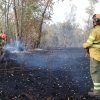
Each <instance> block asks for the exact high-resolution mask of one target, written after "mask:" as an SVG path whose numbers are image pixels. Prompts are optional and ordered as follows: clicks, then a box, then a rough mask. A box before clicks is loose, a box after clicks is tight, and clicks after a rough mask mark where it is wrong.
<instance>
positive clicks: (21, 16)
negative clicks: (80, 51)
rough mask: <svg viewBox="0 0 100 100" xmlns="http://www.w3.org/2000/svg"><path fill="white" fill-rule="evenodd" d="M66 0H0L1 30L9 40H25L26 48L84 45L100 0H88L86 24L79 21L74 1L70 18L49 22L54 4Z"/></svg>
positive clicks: (67, 16) (68, 16) (8, 41)
mask: <svg viewBox="0 0 100 100" xmlns="http://www.w3.org/2000/svg"><path fill="white" fill-rule="evenodd" d="M59 1H62V2H63V1H64V0H0V30H1V32H5V33H6V34H7V43H10V42H12V41H14V40H19V39H20V40H21V41H23V43H24V47H25V48H26V49H34V48H39V47H41V48H46V47H82V44H83V43H84V42H85V41H86V39H87V37H88V35H89V33H90V31H91V30H92V29H93V24H92V19H91V18H92V16H93V14H94V10H95V4H97V3H98V2H99V0H87V1H88V2H89V7H87V8H86V9H85V12H86V14H87V19H83V20H84V22H85V26H84V28H82V27H80V25H81V23H76V19H75V11H76V10H77V9H76V8H77V7H76V6H75V5H73V6H72V8H71V12H70V14H68V15H67V14H66V21H65V22H63V23H61V22H59V23H55V24H49V22H50V21H51V17H52V15H53V6H54V4H55V3H56V2H58V3H59Z"/></svg>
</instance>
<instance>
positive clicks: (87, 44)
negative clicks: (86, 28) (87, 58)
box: [83, 30, 96, 49]
mask: <svg viewBox="0 0 100 100" xmlns="http://www.w3.org/2000/svg"><path fill="white" fill-rule="evenodd" d="M95 38H96V34H95V30H93V31H92V32H91V34H90V36H89V37H88V40H87V41H86V42H85V43H84V44H83V48H84V49H88V48H90V47H91V46H92V44H93V42H94V40H95Z"/></svg>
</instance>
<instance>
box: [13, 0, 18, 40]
mask: <svg viewBox="0 0 100 100" xmlns="http://www.w3.org/2000/svg"><path fill="white" fill-rule="evenodd" d="M13 10H14V17H15V29H16V30H15V33H16V40H18V39H19V26H18V18H17V12H16V5H15V0H13Z"/></svg>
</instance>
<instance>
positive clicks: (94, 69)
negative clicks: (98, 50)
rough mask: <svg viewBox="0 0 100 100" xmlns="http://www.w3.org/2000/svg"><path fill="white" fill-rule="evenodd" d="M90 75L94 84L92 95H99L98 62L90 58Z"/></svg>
mask: <svg viewBox="0 0 100 100" xmlns="http://www.w3.org/2000/svg"><path fill="white" fill-rule="evenodd" d="M90 74H91V77H92V81H93V84H94V93H95V94H100V61H97V60H95V59H94V58H90Z"/></svg>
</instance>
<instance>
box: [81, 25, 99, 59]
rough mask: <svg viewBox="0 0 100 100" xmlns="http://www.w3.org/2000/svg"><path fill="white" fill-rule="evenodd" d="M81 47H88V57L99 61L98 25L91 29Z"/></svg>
mask: <svg viewBox="0 0 100 100" xmlns="http://www.w3.org/2000/svg"><path fill="white" fill-rule="evenodd" d="M83 48H89V53H90V57H92V58H94V59H96V60H98V61H100V26H96V28H95V29H93V30H92V32H91V33H90V36H89V37H88V40H87V41H86V43H84V44H83Z"/></svg>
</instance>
